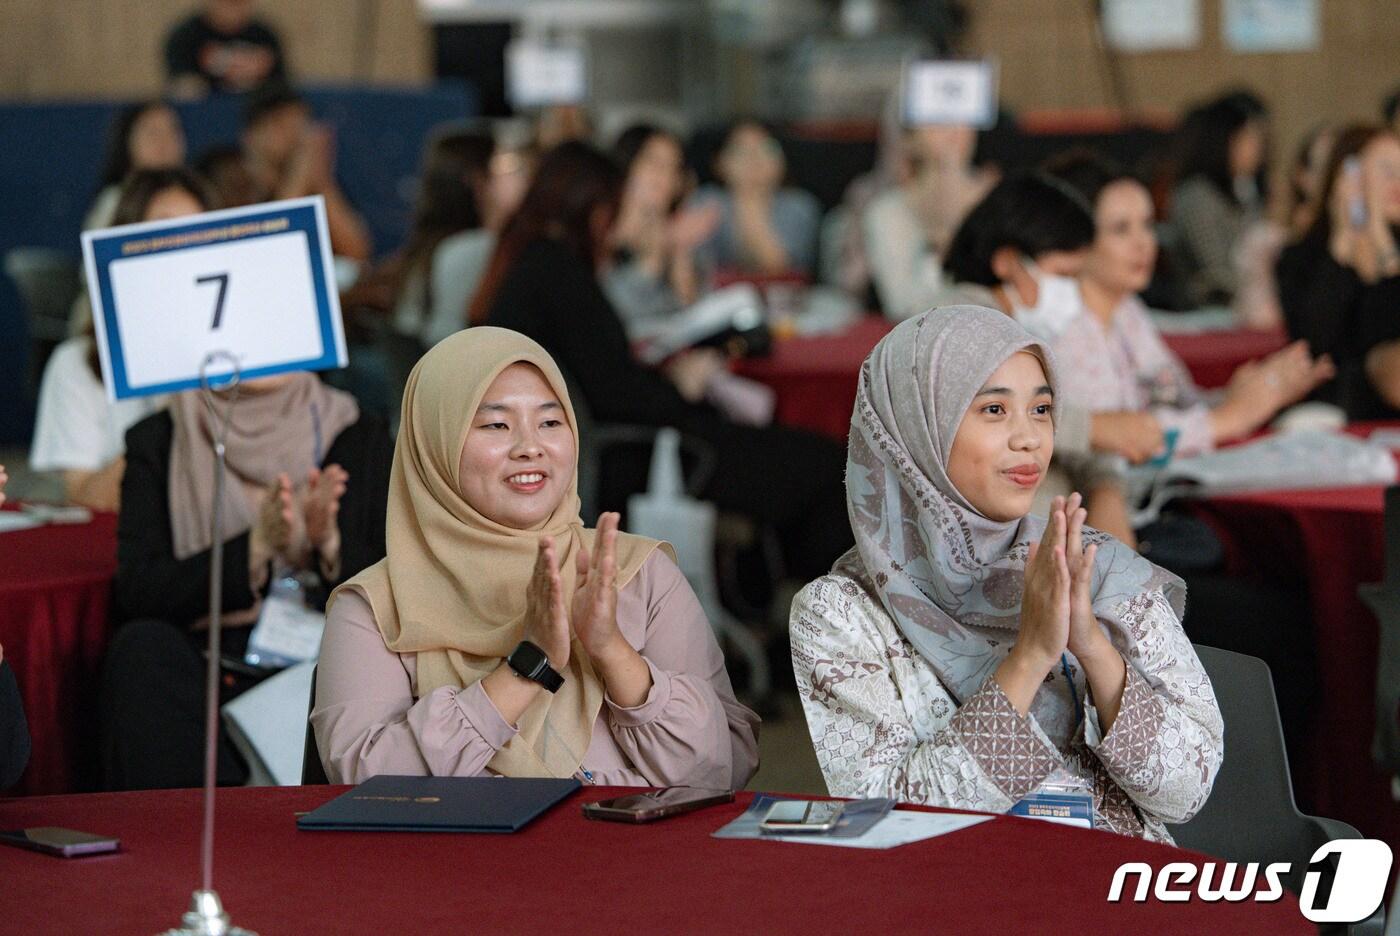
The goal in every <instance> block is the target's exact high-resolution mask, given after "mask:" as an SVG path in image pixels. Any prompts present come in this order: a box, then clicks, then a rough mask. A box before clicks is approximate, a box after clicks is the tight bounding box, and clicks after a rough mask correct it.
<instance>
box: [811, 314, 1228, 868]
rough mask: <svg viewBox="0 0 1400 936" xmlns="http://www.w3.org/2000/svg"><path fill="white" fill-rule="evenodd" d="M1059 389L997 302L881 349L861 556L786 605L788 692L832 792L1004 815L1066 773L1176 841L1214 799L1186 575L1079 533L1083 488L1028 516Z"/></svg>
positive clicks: (910, 327) (858, 519)
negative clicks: (793, 684)
mask: <svg viewBox="0 0 1400 936" xmlns="http://www.w3.org/2000/svg"><path fill="white" fill-rule="evenodd" d="M1057 384H1058V374H1057V371H1056V369H1055V366H1054V363H1053V361H1052V360H1051V358H1050V355H1049V352H1048V351H1047V350H1046V349H1044V347H1043V346H1041V345H1038V344H1036V341H1035V339H1034V338H1033V337H1032V336H1031V335H1030V334H1029V333H1027V332H1026V331H1025V329H1023V328H1021V327H1020V326H1019V325H1017V324H1016V323H1015V322H1014V321H1012V320H1011V319H1009V318H1007V317H1006V316H1004V315H1002V314H999V313H997V312H995V311H993V310H991V309H986V308H980V307H969V306H954V307H951V308H943V309H936V310H933V311H931V312H928V313H925V314H924V315H921V316H918V317H916V318H913V319H910V320H908V321H905V322H904V323H902V324H900V325H899V326H898V327H897V328H895V330H894V331H892V332H891V333H890V334H889V335H887V336H886V337H885V338H884V339H883V340H882V341H881V342H880V344H879V345H877V346H876V348H875V350H874V351H872V352H871V355H870V358H869V359H868V360H867V361H866V366H865V368H864V369H863V370H862V372H861V383H860V389H859V392H858V396H857V400H856V407H855V415H854V416H853V417H852V420H851V444H850V453H849V461H848V463H847V476H846V484H847V497H848V498H849V501H850V509H851V522H852V525H853V527H854V529H855V535H856V547H855V549H853V550H851V551H850V552H848V553H847V554H846V555H845V556H844V557H842V559H841V561H840V562H839V563H838V564H837V565H836V567H835V568H834V569H833V570H832V571H831V573H830V574H828V575H825V576H823V577H821V578H819V579H817V580H816V581H815V582H812V583H811V584H809V585H808V586H807V587H806V588H805V589H803V590H802V591H801V592H800V593H798V595H797V598H796V599H795V600H794V601H793V607H792V621H791V627H792V655H793V669H794V671H795V673H796V676H797V686H798V692H799V694H800V695H801V697H802V704H803V708H804V709H805V711H806V714H807V725H808V728H809V729H810V731H811V734H812V740H813V743H814V744H815V746H816V750H817V759H818V761H819V762H820V764H821V768H822V773H823V774H824V775H825V777H826V783H827V787H828V788H829V790H830V791H831V793H832V794H834V795H836V796H853V797H865V796H888V797H893V798H896V799H899V800H905V801H910V802H915V803H927V804H929V805H933V806H944V807H950V808H953V809H973V810H985V811H988V812H1006V811H1007V810H1008V809H1010V808H1011V807H1012V806H1013V805H1015V804H1016V803H1017V802H1018V801H1019V800H1021V799H1022V798H1024V797H1025V796H1026V795H1027V794H1029V793H1031V792H1033V791H1035V790H1036V789H1037V788H1038V787H1040V785H1041V784H1042V783H1044V782H1045V781H1046V780H1050V779H1058V778H1060V777H1062V776H1063V775H1065V774H1068V775H1070V776H1072V777H1075V778H1078V779H1080V780H1081V781H1083V782H1085V783H1087V784H1088V785H1090V786H1092V789H1093V794H1094V824H1095V826H1096V827H1097V828H1102V829H1109V830H1111V831H1114V832H1117V833H1120V834H1123V835H1137V836H1142V837H1144V838H1148V839H1152V840H1156V841H1164V842H1170V841H1171V837H1170V835H1169V833H1168V832H1167V829H1166V826H1165V823H1179V822H1184V821H1186V820H1187V819H1190V818H1191V816H1193V815H1194V814H1195V813H1196V812H1197V811H1198V810H1199V809H1200V808H1201V806H1202V805H1203V804H1204V803H1205V801H1206V799H1207V797H1208V796H1209V795H1210V791H1211V786H1212V784H1213V783H1214V777H1215V773H1216V771H1217V770H1218V769H1219V766H1220V761H1221V757H1222V754H1223V739H1222V734H1223V725H1222V722H1221V717H1220V710H1219V708H1218V707H1217V705H1216V702H1215V695H1214V691H1213V689H1212V687H1211V684H1210V679H1209V677H1208V676H1207V675H1206V673H1205V670H1204V669H1203V668H1202V666H1201V664H1200V661H1199V660H1198V659H1197V658H1196V654H1195V652H1194V651H1193V649H1192V647H1191V643H1190V642H1189V641H1188V640H1187V639H1186V635H1185V634H1184V633H1183V632H1182V629H1181V624H1180V616H1181V611H1182V605H1183V603H1184V600H1185V597H1186V595H1185V588H1184V586H1183V585H1182V583H1181V580H1180V579H1178V578H1177V577H1176V576H1174V575H1172V574H1171V573H1169V572H1167V571H1165V570H1163V569H1159V568H1157V567H1156V566H1154V565H1152V563H1150V562H1148V561H1147V560H1145V559H1143V558H1141V557H1140V556H1138V555H1136V554H1135V553H1134V552H1133V551H1132V550H1131V549H1129V548H1128V547H1126V546H1124V545H1123V544H1122V543H1119V542H1117V541H1116V540H1114V539H1113V538H1112V537H1111V536H1108V535H1106V534H1104V533H1101V532H1099V531H1097V530H1092V529H1086V528H1085V526H1084V518H1085V512H1084V510H1083V509H1082V508H1081V507H1080V506H1079V497H1078V495H1071V496H1070V498H1069V499H1068V500H1065V499H1063V498H1056V499H1055V501H1054V503H1053V504H1052V506H1051V511H1050V516H1049V519H1048V521H1046V520H1042V519H1040V518H1039V517H1036V516H1032V515H1031V514H1030V510H1031V502H1032V499H1033V497H1034V494H1035V488H1036V485H1037V483H1038V481H1039V479H1040V477H1041V476H1042V475H1043V473H1044V471H1045V469H1046V467H1047V466H1048V464H1049V461H1050V456H1051V453H1052V451H1053V449H1054V444H1055V440H1054V433H1055V426H1054V418H1055V416H1054V414H1055V406H1056V403H1055V396H1056V393H1055V390H1056V387H1057ZM949 531H952V533H953V534H954V535H949ZM959 531H961V532H959Z"/></svg>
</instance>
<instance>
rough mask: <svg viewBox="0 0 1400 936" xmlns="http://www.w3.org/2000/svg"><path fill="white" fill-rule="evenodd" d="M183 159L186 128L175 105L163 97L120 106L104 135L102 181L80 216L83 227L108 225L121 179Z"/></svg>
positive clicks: (170, 166)
mask: <svg viewBox="0 0 1400 936" xmlns="http://www.w3.org/2000/svg"><path fill="white" fill-rule="evenodd" d="M184 161H185V131H184V129H183V128H182V127H181V126H180V117H179V115H178V114H176V113H175V109H174V108H172V107H171V106H170V105H169V104H166V103H165V102H164V101H144V102H142V103H140V104H131V105H129V106H127V107H124V108H122V110H121V112H120V113H119V114H118V115H117V119H116V120H115V121H113V123H112V127H111V130H110V132H109V135H108V138H107V155H106V157H105V158H104V159H103V163H102V182H101V186H100V189H99V191H98V193H97V198H96V200H95V201H94V202H93V204H92V208H91V209H90V210H89V211H88V213H87V217H85V218H84V219H83V230H84V231H90V230H93V229H94V228H105V227H111V226H112V225H113V224H114V223H116V222H115V221H114V220H113V216H114V214H115V213H116V210H117V199H118V198H120V197H121V191H122V183H123V182H125V181H126V177H127V176H129V175H131V173H133V172H136V171H138V170H141V169H177V168H179V167H180V165H181V164H182V163H184Z"/></svg>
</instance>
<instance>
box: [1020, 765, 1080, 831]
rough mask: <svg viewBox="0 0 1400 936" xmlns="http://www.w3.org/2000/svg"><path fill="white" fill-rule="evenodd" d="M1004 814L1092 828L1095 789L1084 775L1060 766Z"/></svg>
mask: <svg viewBox="0 0 1400 936" xmlns="http://www.w3.org/2000/svg"><path fill="white" fill-rule="evenodd" d="M1007 815H1010V816H1022V817H1024V818H1026V819H1044V820H1045V821H1047V822H1058V823H1061V824H1062V825H1072V826H1079V827H1080V828H1084V829H1092V828H1093V827H1094V789H1093V786H1092V784H1091V783H1090V782H1089V781H1088V780H1087V779H1086V778H1084V777H1079V776H1076V775H1074V774H1072V773H1070V772H1069V771H1066V770H1064V769H1059V770H1056V771H1054V772H1053V773H1051V774H1050V776H1049V777H1047V778H1046V779H1045V782H1043V783H1041V785H1040V786H1039V788H1037V789H1036V791H1035V792H1034V793H1031V794H1030V795H1029V796H1027V797H1026V798H1025V799H1023V800H1021V801H1020V802H1019V803H1017V804H1016V805H1015V806H1012V807H1011V809H1010V810H1008V811H1007Z"/></svg>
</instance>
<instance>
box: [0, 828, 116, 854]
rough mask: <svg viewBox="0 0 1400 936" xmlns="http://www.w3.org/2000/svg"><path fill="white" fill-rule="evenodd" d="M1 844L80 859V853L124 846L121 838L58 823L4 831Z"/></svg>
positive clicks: (91, 852) (103, 850)
mask: <svg viewBox="0 0 1400 936" xmlns="http://www.w3.org/2000/svg"><path fill="white" fill-rule="evenodd" d="M0 844H5V845H13V846H15V847H16V848H28V849H31V850H33V851H41V852H44V853H45V854H48V855H58V856H59V857H61V858H76V857H79V856H80V855H100V854H103V853H104V852H114V851H116V850H117V848H118V846H120V845H121V842H120V840H118V839H114V838H109V837H108V836H105V835H93V834H92V833H91V832H79V831H77V830H76V829H60V828H58V827H57V826H39V827H36V828H32V829H9V830H7V831H3V832H0Z"/></svg>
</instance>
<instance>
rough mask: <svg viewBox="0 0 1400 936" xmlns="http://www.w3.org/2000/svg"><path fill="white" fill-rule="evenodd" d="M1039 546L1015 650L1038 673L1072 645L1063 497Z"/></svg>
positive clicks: (1031, 560) (1034, 547)
mask: <svg viewBox="0 0 1400 936" xmlns="http://www.w3.org/2000/svg"><path fill="white" fill-rule="evenodd" d="M1055 500H1056V503H1057V505H1058V506H1057V508H1052V509H1051V511H1050V517H1049V520H1048V522H1047V523H1046V524H1045V533H1044V535H1043V536H1042V537H1041V538H1040V542H1039V543H1031V545H1030V554H1029V556H1028V557H1027V559H1026V572H1025V589H1024V591H1023V593H1022V596H1021V632H1020V635H1019V636H1018V637H1017V638H1016V645H1015V647H1014V648H1013V649H1014V651H1017V652H1019V653H1020V654H1023V655H1025V656H1027V657H1028V658H1029V660H1030V661H1031V662H1032V663H1033V664H1034V666H1035V668H1036V669H1037V670H1048V669H1049V668H1050V666H1051V665H1052V664H1053V663H1054V661H1055V660H1057V659H1059V657H1060V654H1062V653H1064V651H1065V647H1066V646H1068V644H1069V631H1070V586H1071V578H1070V572H1069V564H1068V562H1067V560H1066V557H1065V537H1066V534H1067V529H1066V527H1067V524H1066V520H1065V511H1064V503H1063V498H1058V497H1057V498H1056V499H1055Z"/></svg>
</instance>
